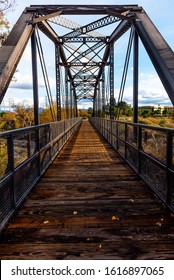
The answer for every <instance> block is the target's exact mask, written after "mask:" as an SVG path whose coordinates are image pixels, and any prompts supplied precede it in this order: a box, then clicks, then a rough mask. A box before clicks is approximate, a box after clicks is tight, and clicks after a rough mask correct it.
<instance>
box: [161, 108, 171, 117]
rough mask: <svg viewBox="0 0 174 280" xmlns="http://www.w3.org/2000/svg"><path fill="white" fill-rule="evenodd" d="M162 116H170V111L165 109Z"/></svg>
mask: <svg viewBox="0 0 174 280" xmlns="http://www.w3.org/2000/svg"><path fill="white" fill-rule="evenodd" d="M162 114H163V115H164V116H168V115H169V110H168V109H167V108H165V109H164V110H163V112H162Z"/></svg>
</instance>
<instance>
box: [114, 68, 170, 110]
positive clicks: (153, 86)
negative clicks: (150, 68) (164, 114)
mask: <svg viewBox="0 0 174 280" xmlns="http://www.w3.org/2000/svg"><path fill="white" fill-rule="evenodd" d="M115 92H116V93H117V94H116V99H117V98H118V92H119V89H116V90H115ZM123 100H125V101H126V102H127V103H129V104H132V102H133V87H132V86H128V87H126V88H125V91H124V96H123ZM138 101H139V105H147V104H148V105H158V104H161V105H172V104H171V101H170V99H169V97H168V95H167V93H166V91H165V89H164V87H163V85H162V83H161V81H160V79H159V78H158V76H157V75H155V74H150V73H141V75H140V79H139V94H138Z"/></svg>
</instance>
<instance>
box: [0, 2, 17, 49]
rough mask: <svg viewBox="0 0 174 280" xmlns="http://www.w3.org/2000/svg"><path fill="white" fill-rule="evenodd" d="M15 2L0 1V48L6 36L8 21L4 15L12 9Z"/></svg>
mask: <svg viewBox="0 0 174 280" xmlns="http://www.w3.org/2000/svg"><path fill="white" fill-rule="evenodd" d="M14 5H15V0H0V46H1V45H2V43H3V42H4V40H5V39H6V38H7V36H8V30H9V27H10V26H9V21H8V20H7V19H6V18H5V14H6V13H7V12H8V11H9V10H11V9H13V8H14Z"/></svg>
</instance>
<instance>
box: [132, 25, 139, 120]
mask: <svg viewBox="0 0 174 280" xmlns="http://www.w3.org/2000/svg"><path fill="white" fill-rule="evenodd" d="M138 56H139V44H138V34H137V32H136V30H135V32H134V51H133V122H134V123H137V122H138V64H139V57H138Z"/></svg>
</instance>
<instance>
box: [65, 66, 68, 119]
mask: <svg viewBox="0 0 174 280" xmlns="http://www.w3.org/2000/svg"><path fill="white" fill-rule="evenodd" d="M67 70H68V69H67V68H66V67H65V96H66V102H65V108H66V119H69V100H68V71H67Z"/></svg>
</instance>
